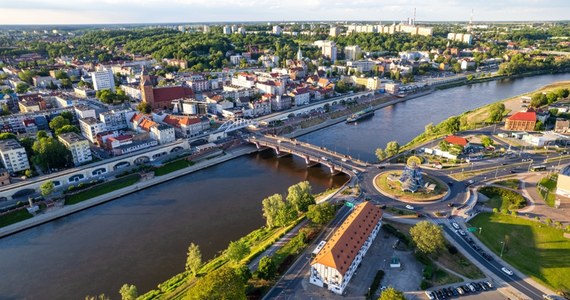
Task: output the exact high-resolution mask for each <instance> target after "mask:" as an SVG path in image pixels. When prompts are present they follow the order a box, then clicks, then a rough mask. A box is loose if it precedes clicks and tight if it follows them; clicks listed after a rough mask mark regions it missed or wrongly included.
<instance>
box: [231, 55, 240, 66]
mask: <svg viewBox="0 0 570 300" xmlns="http://www.w3.org/2000/svg"><path fill="white" fill-rule="evenodd" d="M242 58H243V56H241V55H239V54H237V55H232V56H230V62H231V63H232V65H236V66H237V65H239V63H240V61H241V59H242Z"/></svg>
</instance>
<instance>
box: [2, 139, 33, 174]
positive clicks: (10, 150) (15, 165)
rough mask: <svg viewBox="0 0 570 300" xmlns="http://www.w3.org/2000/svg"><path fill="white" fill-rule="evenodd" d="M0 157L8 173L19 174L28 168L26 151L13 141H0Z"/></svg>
mask: <svg viewBox="0 0 570 300" xmlns="http://www.w3.org/2000/svg"><path fill="white" fill-rule="evenodd" d="M0 157H1V159H2V163H3V164H4V167H5V168H6V170H8V171H9V172H19V171H24V170H27V169H29V168H30V163H29V161H28V156H27V155H26V149H24V147H22V145H20V143H18V141H16V140H14V139H7V140H0Z"/></svg>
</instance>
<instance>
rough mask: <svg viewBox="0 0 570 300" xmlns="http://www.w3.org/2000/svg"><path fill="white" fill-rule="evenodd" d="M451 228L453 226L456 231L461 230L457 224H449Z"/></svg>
mask: <svg viewBox="0 0 570 300" xmlns="http://www.w3.org/2000/svg"><path fill="white" fill-rule="evenodd" d="M451 226H453V228H455V229H457V230H459V229H460V228H461V227H459V224H457V223H455V222H453V223H451Z"/></svg>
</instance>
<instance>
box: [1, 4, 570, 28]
mask: <svg viewBox="0 0 570 300" xmlns="http://www.w3.org/2000/svg"><path fill="white" fill-rule="evenodd" d="M414 8H416V11H417V12H416V20H417V21H418V22H421V21H468V20H469V18H470V15H471V10H472V9H473V10H474V12H473V20H474V21H541V20H544V21H546V20H569V19H570V1H569V0H429V1H426V0H0V12H1V13H0V16H1V19H0V24H112V23H184V22H204V23H207V22H240V21H243V22H245V21H274V22H276V21H311V20H318V21H334V20H351V21H399V20H405V19H406V18H408V17H412V16H413V9H414Z"/></svg>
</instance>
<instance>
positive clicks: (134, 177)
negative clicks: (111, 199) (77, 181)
mask: <svg viewBox="0 0 570 300" xmlns="http://www.w3.org/2000/svg"><path fill="white" fill-rule="evenodd" d="M139 179H140V175H139V174H131V175H127V176H125V177H121V178H119V179H116V180H113V181H109V182H105V183H103V184H99V185H96V186H94V187H92V188H90V189H88V190H85V191H81V192H79V193H77V194H73V195H70V196H68V197H66V199H65V205H71V204H76V203H79V202H81V201H85V200H87V199H91V198H94V197H97V196H101V195H103V194H106V193H110V192H113V191H116V190H118V189H121V188H124V187H127V186H130V185H133V184H135V183H136V182H138V181H139Z"/></svg>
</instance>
